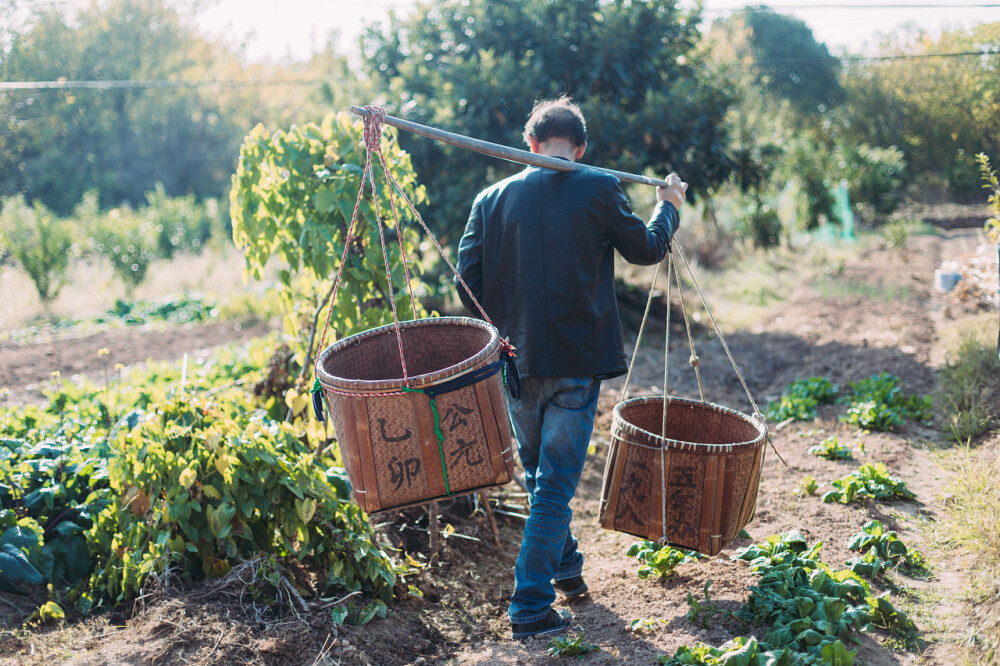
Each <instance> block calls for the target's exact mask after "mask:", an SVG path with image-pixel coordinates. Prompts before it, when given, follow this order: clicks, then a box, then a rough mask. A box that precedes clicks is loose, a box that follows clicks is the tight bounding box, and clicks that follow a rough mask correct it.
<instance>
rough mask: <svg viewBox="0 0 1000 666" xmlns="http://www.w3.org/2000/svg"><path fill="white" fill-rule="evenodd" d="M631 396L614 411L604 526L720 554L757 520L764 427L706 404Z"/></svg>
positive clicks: (604, 495) (727, 410) (765, 431)
mask: <svg viewBox="0 0 1000 666" xmlns="http://www.w3.org/2000/svg"><path fill="white" fill-rule="evenodd" d="M663 408H664V399H663V398H662V397H644V398H633V399H631V400H626V401H624V402H620V403H618V404H617V405H616V406H615V410H614V417H613V420H612V427H611V434H612V440H611V449H610V451H609V453H608V461H607V466H606V468H605V472H604V482H603V490H602V493H601V516H600V520H601V526H602V527H604V528H606V529H611V530H617V531H619V532H626V533H628V534H634V535H636V536H639V537H642V538H644V539H650V540H654V541H658V540H663V539H665V540H666V542H668V543H670V544H672V545H675V546H679V547H681V548H687V549H689V550H695V551H698V552H700V553H704V554H705V555H716V554H718V553H719V551H721V550H722V549H723V548H724V547H725V546H726V545H727V544H728V543H729V542H730V541H732V540H733V539H734V538H735V537H736V535H737V534H739V532H740V530H741V529H743V527H745V526H746V524H747V523H749V522H750V520H751V519H752V518H753V514H754V510H755V508H756V505H757V488H758V485H759V483H760V474H761V466H762V465H763V463H764V448H765V442H766V441H767V426H766V424H765V423H764V422H763V421H762V420H759V419H755V418H751V417H749V416H747V415H745V414H742V413H740V412H737V411H735V410H732V409H728V408H726V407H722V406H719V405H715V404H712V403H707V402H698V401H694V400H685V399H681V398H667V399H666V409H667V420H666V431H665V432H664V434H663V436H661V435H660V434H657V433H660V432H661V431H662V426H663Z"/></svg>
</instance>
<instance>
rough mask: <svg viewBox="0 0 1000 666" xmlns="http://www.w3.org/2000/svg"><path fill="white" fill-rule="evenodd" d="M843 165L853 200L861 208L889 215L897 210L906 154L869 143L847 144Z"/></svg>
mask: <svg viewBox="0 0 1000 666" xmlns="http://www.w3.org/2000/svg"><path fill="white" fill-rule="evenodd" d="M840 168H841V169H842V170H843V173H844V177H845V178H847V181H848V188H849V189H848V191H849V192H850V195H851V201H852V203H853V205H854V206H855V207H856V208H858V209H859V210H860V211H861V212H865V211H867V210H871V211H872V212H874V213H876V214H879V215H888V214H889V213H891V212H893V211H894V210H896V207H897V206H898V205H899V190H900V188H901V187H902V185H903V181H904V180H905V177H906V158H905V157H904V155H903V152H902V151H901V150H899V149H897V148H896V147H895V146H890V147H889V148H878V147H873V146H869V145H866V144H861V145H858V146H849V147H845V148H844V149H843V150H842V151H841V155H840Z"/></svg>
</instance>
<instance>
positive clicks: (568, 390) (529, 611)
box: [507, 377, 601, 623]
mask: <svg viewBox="0 0 1000 666" xmlns="http://www.w3.org/2000/svg"><path fill="white" fill-rule="evenodd" d="M600 389H601V382H600V380H597V379H593V378H591V377H537V378H531V379H524V380H521V399H520V400H513V399H511V398H509V397H508V399H507V400H508V405H509V406H510V413H511V421H512V422H513V425H514V436H515V437H517V451H518V454H519V455H520V458H521V463H522V464H523V465H524V481H525V484H526V485H527V486H528V499H529V502H530V503H531V513H530V515H529V517H528V520H527V522H526V523H525V525H524V536H523V537H522V539H521V551H520V553H519V554H518V556H517V564H515V566H514V594H513V595H512V596H511V599H510V611H509V613H510V619H511V621H512V622H518V623H521V622H534V621H535V620H540V619H542V618H544V617H545V616H546V615H547V614H548V612H549V609H550V608H551V607H552V602H553V601H555V598H556V595H555V590H554V589H553V588H552V581H553V580H564V579H566V578H573V577H574V576H579V575H580V574H581V573H582V572H583V555H581V554H580V552H579V551H577V549H576V539H575V538H573V535H572V534H571V533H570V529H569V523H570V520H571V519H572V518H573V512H572V511H571V510H570V508H569V502H570V500H571V499H573V495H574V494H575V493H576V486H577V483H579V481H580V473H581V472H582V471H583V463H584V461H585V460H586V458H587V448H588V447H589V446H590V436H591V434H592V433H593V430H594V414H595V413H596V412H597V397H598V395H599V394H600Z"/></svg>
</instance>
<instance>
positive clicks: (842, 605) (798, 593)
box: [657, 531, 917, 666]
mask: <svg viewBox="0 0 1000 666" xmlns="http://www.w3.org/2000/svg"><path fill="white" fill-rule="evenodd" d="M822 545H823V544H822V543H820V542H817V543H815V544H813V545H812V546H810V545H809V544H808V543H807V542H806V540H805V539H804V538H803V537H802V535H801V534H799V533H798V532H796V531H792V532H787V533H785V534H781V535H774V536H771V537H768V538H767V540H765V541H764V542H762V543H759V544H754V545H752V546H747V547H746V548H742V549H740V550H738V551H736V553H735V554H733V556H732V557H733V559H736V560H743V561H746V562H749V564H750V567H751V569H752V570H753V571H754V572H755V573H758V574H760V579H759V581H758V584H757V585H755V586H752V587H751V588H750V592H751V594H750V599H749V600H748V601H747V603H745V604H744V605H743V607H742V608H741V609H740V611H739V612H737V614H736V616H737V617H739V618H741V619H743V620H745V621H747V622H751V623H754V624H758V625H765V626H767V627H768V629H767V633H766V634H765V636H764V638H763V639H755V638H747V637H739V638H735V639H733V640H731V641H729V642H728V643H726V644H725V645H723V646H721V647H718V648H715V647H712V646H710V645H706V644H704V643H696V644H694V645H693V646H683V647H681V648H679V649H678V650H677V651H676V652H675V654H674V655H672V656H670V655H661V656H659V657H658V659H657V661H658V662H659V663H660V664H668V665H669V666H705V665H706V664H707V665H715V664H719V665H725V666H732V665H733V664H740V665H741V666H743V665H745V666H792V665H796V666H797V665H800V664H802V665H806V666H819V665H821V664H822V665H828V666H829V665H837V666H853V664H854V663H855V657H856V655H857V650H849V649H848V647H847V646H848V645H849V644H851V643H853V642H857V634H858V633H860V632H865V631H870V630H872V629H873V628H875V627H879V628H882V629H885V630H887V631H889V632H890V633H892V634H893V635H894V636H904V637H907V639H908V640H912V639H913V637H914V636H916V632H917V629H916V627H915V626H914V625H913V623H912V621H910V620H909V618H907V617H906V614H905V613H903V612H902V611H900V610H898V609H896V608H895V607H894V606H893V605H892V603H891V602H890V601H889V599H888V597H887V596H886V595H882V596H879V597H875V596H873V595H872V593H871V590H870V588H869V586H868V583H866V582H865V581H864V579H862V578H860V577H859V576H858V575H857V574H855V573H853V572H851V571H846V570H844V571H837V570H834V569H832V568H830V567H829V566H828V565H826V564H825V563H823V562H821V561H820V560H819V551H820V549H821V548H822Z"/></svg>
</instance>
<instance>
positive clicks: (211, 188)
mask: <svg viewBox="0 0 1000 666" xmlns="http://www.w3.org/2000/svg"><path fill="white" fill-rule="evenodd" d="M221 55H224V54H222V53H220V51H219V49H218V47H217V46H215V45H212V44H210V43H208V42H206V41H204V40H202V39H200V38H199V37H197V36H196V33H194V32H193V31H192V30H191V29H190V28H189V27H188V26H187V25H185V24H184V23H183V22H182V20H181V18H180V16H179V15H178V14H177V13H176V12H175V11H174V10H172V9H171V8H169V7H168V6H167V5H166V3H165V2H164V1H163V0H112V1H111V2H108V3H104V4H101V5H98V4H97V3H93V4H91V5H89V6H87V7H86V8H85V9H82V10H81V11H80V13H79V14H78V15H76V16H75V17H73V20H70V18H69V17H68V16H67V15H66V14H65V13H64V12H61V11H59V10H58V9H57V8H53V7H40V8H37V9H36V10H35V11H34V13H33V14H32V16H31V20H30V23H29V26H28V28H27V29H26V30H24V31H22V32H19V33H17V34H13V35H11V36H10V37H9V47H8V48H6V49H4V50H0V79H3V80H5V81H56V80H67V81H77V80H85V81H111V82H122V83H119V84H118V85H114V84H113V85H111V86H110V87H109V88H107V89H78V88H74V89H57V90H13V91H9V92H4V93H0V118H2V119H3V120H2V121H0V122H2V127H0V195H6V194H13V193H17V192H20V193H23V194H24V195H25V196H26V197H27V198H28V199H29V200H34V199H38V200H41V201H43V202H45V204H46V205H47V206H49V207H50V208H52V209H54V210H55V211H57V212H60V213H63V214H65V213H68V212H69V211H70V210H71V209H72V207H73V206H74V205H75V204H76V203H77V202H79V201H80V198H81V196H82V195H83V193H84V191H86V190H88V189H92V188H96V189H98V190H99V192H100V193H101V199H102V204H104V205H117V204H119V203H121V202H123V201H128V202H131V203H139V202H141V201H143V198H144V194H145V192H147V191H149V190H152V189H154V187H155V185H156V183H158V182H162V183H163V184H164V186H165V188H166V190H167V191H168V192H170V193H172V194H181V193H194V194H211V195H214V196H218V195H219V194H220V193H221V192H224V191H225V185H226V183H227V182H228V180H229V177H230V175H231V174H232V170H233V168H234V166H235V159H236V154H237V150H238V147H239V142H240V138H241V137H242V135H243V134H244V132H245V131H246V128H245V127H244V126H243V123H241V122H240V120H241V119H240V118H239V117H234V115H233V114H230V113H226V112H225V111H224V110H223V109H222V108H221V107H220V103H219V98H218V94H217V91H213V90H211V89H204V90H203V89H193V88H188V87H186V86H185V85H184V83H183V82H184V81H190V80H197V79H201V78H203V77H204V75H205V73H206V71H209V70H210V69H211V67H212V64H213V63H215V62H216V60H217V58H218V57H220V56H221ZM149 81H155V82H159V85H160V86H161V87H159V88H149V87H137V86H135V84H136V82H149Z"/></svg>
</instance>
